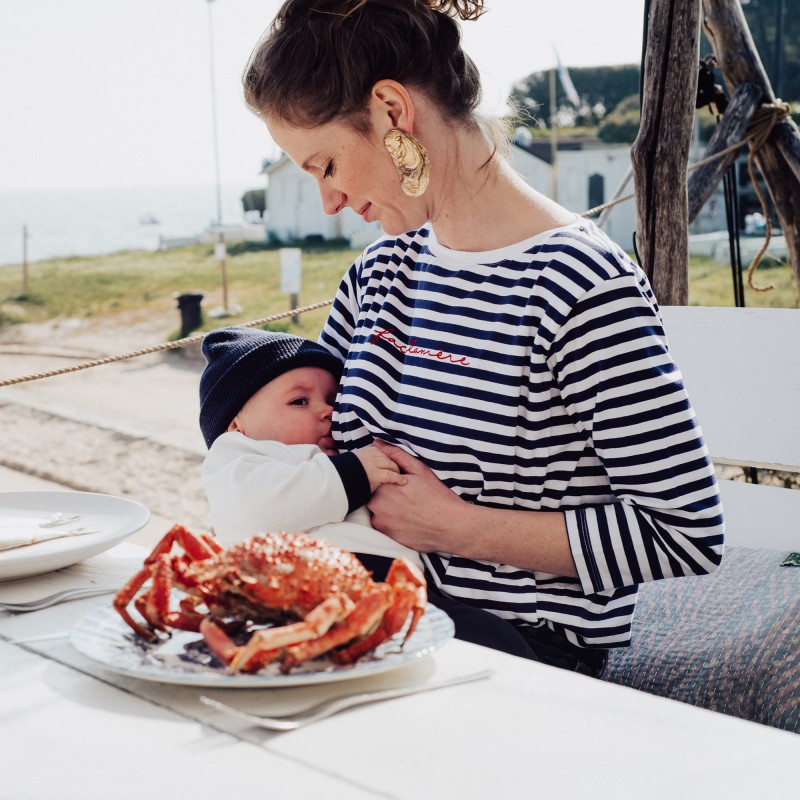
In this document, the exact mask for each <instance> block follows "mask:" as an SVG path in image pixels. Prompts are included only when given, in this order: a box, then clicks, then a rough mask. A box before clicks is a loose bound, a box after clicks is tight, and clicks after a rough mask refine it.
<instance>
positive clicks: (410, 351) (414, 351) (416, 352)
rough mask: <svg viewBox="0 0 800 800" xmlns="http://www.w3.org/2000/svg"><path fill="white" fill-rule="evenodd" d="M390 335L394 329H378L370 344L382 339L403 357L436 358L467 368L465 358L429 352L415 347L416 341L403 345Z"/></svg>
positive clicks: (424, 348) (426, 349)
mask: <svg viewBox="0 0 800 800" xmlns="http://www.w3.org/2000/svg"><path fill="white" fill-rule="evenodd" d="M392 333H394V328H387V329H386V330H381V329H380V328H378V329H377V330H376V332H375V336H374V337H373V338H372V341H371V342H370V344H375V342H377V341H378V339H383V340H384V341H387V342H388V343H389V344H390V345H392V346H393V347H396V348H397V349H398V350H399V351H400V352H401V353H403V354H404V355H410V356H429V357H430V358H437V359H439V361H449V362H451V363H452V364H460V365H461V366H464V367H468V366H469V361H467V358H466V356H454V355H453V354H452V353H445V352H443V351H442V350H431V349H430V348H428V347H417V346H416V345H415V344H414V343H415V342H416V341H417V340H416V339H412V340H411V341H410V342H409V343H408V344H403V343H402V342H399V341H398V340H397V339H395V337H394V336H392Z"/></svg>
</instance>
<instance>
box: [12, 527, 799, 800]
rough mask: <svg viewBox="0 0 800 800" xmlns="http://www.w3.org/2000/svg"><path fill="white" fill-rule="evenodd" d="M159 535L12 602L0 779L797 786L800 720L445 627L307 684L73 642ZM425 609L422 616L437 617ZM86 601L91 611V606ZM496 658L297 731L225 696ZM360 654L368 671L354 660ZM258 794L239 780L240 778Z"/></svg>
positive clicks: (240, 792) (702, 791) (346, 786)
mask: <svg viewBox="0 0 800 800" xmlns="http://www.w3.org/2000/svg"><path fill="white" fill-rule="evenodd" d="M146 553H147V550H146V549H145V548H143V547H141V546H140V545H137V544H133V543H131V542H128V541H123V542H121V543H118V544H116V545H115V546H113V547H111V548H110V549H108V550H106V551H105V552H102V553H100V554H98V555H96V556H93V557H91V558H88V559H85V560H83V561H80V562H79V563H76V564H73V565H71V566H69V567H66V568H63V569H59V570H56V571H52V572H49V573H46V574H42V575H34V576H29V577H26V578H21V579H18V580H11V581H4V582H0V602H4V601H5V602H8V601H13V602H18V601H21V600H29V599H32V598H37V597H40V596H43V595H46V594H49V593H50V592H54V591H58V590H61V589H68V588H76V587H87V586H98V587H105V588H108V589H109V592H108V593H107V594H104V595H97V596H93V597H87V598H84V599H78V600H72V601H69V602H64V603H61V604H58V605H55V606H52V607H50V608H46V609H43V610H39V611H34V612H29V613H13V612H9V611H0V664H2V670H0V719H1V720H2V722H1V723H0V753H2V765H3V766H2V770H1V771H0V798H8V799H9V800H23V799H24V798H37V799H38V798H47V799H48V800H60V799H61V798H81V800H87V798H89V799H90V800H91V798H117V799H118V800H124V799H125V798H137V799H140V800H147V799H148V798H188V797H193V796H198V797H200V796H202V797H214V796H224V797H233V796H237V797H244V796H247V797H264V798H272V797H275V798H277V797H280V798H322V797H326V798H376V797H377V798H409V799H410V798H415V800H418V799H419V798H436V799H437V800H438V799H439V798H459V799H461V800H463V799H464V798H511V797H534V796H542V795H543V794H544V793H548V794H549V793H557V796H559V797H564V798H578V797H600V798H605V797H608V798H612V797H613V798H617V799H618V798H662V797H663V798H670V800H672V799H673V798H675V797H681V798H682V800H685V799H686V798H704V799H705V800H708V798H714V797H725V798H739V797H742V798H744V797H748V798H751V797H755V796H758V797H770V796H775V797H778V796H782V797H788V796H796V794H797V782H798V778H797V773H796V764H797V759H798V756H800V737H798V736H797V735H796V734H793V733H788V732H786V731H781V730H777V729H774V728H770V727H767V726H764V725H759V724H756V723H753V722H748V721H745V720H742V719H737V718H735V717H732V716H727V715H724V714H720V713H715V712H713V711H709V710H705V709H700V708H696V707H693V706H690V705H687V704H684V703H679V702H676V701H673V700H668V699H665V698H662V697H656V696H653V695H650V694H645V693H642V692H639V691H636V690H634V689H630V688H627V687H623V686H618V685H614V684H611V683H607V682H604V681H600V680H597V679H595V678H592V677H588V676H585V675H581V674H577V673H573V672H569V671H566V670H562V669H558V668H555V667H550V666H545V665H543V664H539V663H536V662H533V661H529V660H526V659H522V658H518V657H515V656H511V655H507V654H505V653H501V652H498V651H494V650H490V649H487V648H484V647H480V646H478V645H475V644H471V643H468V642H465V641H461V640H458V639H454V638H449V637H448V638H446V640H445V641H440V642H437V643H436V646H435V647H433V648H432V649H430V650H429V651H427V652H424V653H421V654H420V655H419V657H417V658H412V659H410V660H407V661H405V662H403V663H402V665H400V666H398V667H397V668H395V669H391V670H384V671H382V672H376V673H373V672H366V673H365V674H363V675H357V674H356V676H355V677H352V678H350V679H346V680H330V681H322V682H313V681H311V682H309V683H302V684H299V685H285V684H281V683H280V682H278V684H277V685H275V686H270V685H269V684H266V685H263V686H251V685H248V686H246V687H244V688H240V687H238V686H237V684H236V682H235V678H232V679H231V682H230V684H223V685H221V686H198V685H194V684H192V683H180V682H171V681H169V680H152V679H142V678H140V677H138V676H136V675H134V674H129V673H126V672H125V671H120V670H118V669H116V668H111V667H109V666H108V665H107V664H104V663H101V662H99V661H97V660H95V659H94V658H91V657H88V656H87V655H86V654H85V653H84V652H81V651H80V650H79V649H78V648H76V646H75V644H74V631H75V630H76V628H79V627H80V626H81V625H83V630H84V631H85V630H86V629H87V624H88V628H89V630H90V631H91V627H92V625H93V624H94V623H93V622H92V620H93V619H98V614H100V615H102V614H103V613H105V612H106V611H109V613H110V609H111V608H112V598H113V594H112V593H111V590H112V589H113V588H115V587H119V586H122V585H123V584H124V583H125V582H126V581H127V579H128V578H129V577H130V576H131V575H133V574H134V573H135V572H136V571H137V570H138V569H139V568H140V567H141V564H142V560H143V557H144V556H145V555H146ZM423 619H424V618H423ZM87 620H89V622H88V623H87ZM484 670H490V671H491V674H490V675H489V676H488V677H485V678H484V679H482V680H477V681H473V682H470V683H465V684H462V685H454V686H450V687H448V688H442V689H438V690H435V691H430V692H425V693H420V694H414V695H410V696H405V697H400V698H397V699H391V700H384V701H380V702H375V703H371V704H368V705H362V706H358V707H355V708H351V709H348V710H345V711H342V712H340V713H338V714H336V715H334V716H331V717H329V718H327V719H324V720H320V721H318V722H314V723H312V724H310V725H307V726H305V727H302V728H299V729H297V730H292V731H288V732H276V731H271V730H267V729H265V728H262V727H258V726H256V725H254V724H252V723H251V722H249V721H247V720H244V719H240V718H238V717H235V716H233V715H230V714H227V713H225V712H224V711H221V710H219V709H217V708H214V707H212V706H210V705H208V704H206V703H204V702H201V700H200V697H201V696H203V695H205V696H207V697H209V698H211V699H212V700H217V701H221V702H223V703H225V704H227V705H229V706H233V707H235V708H237V709H240V710H243V711H247V712H250V713H253V714H257V715H261V714H270V715H274V714H285V713H289V712H292V711H299V710H301V709H304V708H306V707H308V706H311V705H313V704H315V703H317V702H318V701H320V700H323V699H327V698H331V697H340V696H344V695H347V694H350V693H355V692H358V693H361V692H368V691H379V690H384V689H389V688H396V687H406V686H414V685H421V684H425V683H428V682H431V681H439V680H442V679H448V678H452V677H456V676H459V675H463V674H468V673H473V672H477V671H484ZM356 672H357V671H356ZM245 792H246V793H247V794H244V793H245Z"/></svg>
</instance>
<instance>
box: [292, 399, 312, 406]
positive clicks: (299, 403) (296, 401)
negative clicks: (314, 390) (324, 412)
mask: <svg viewBox="0 0 800 800" xmlns="http://www.w3.org/2000/svg"><path fill="white" fill-rule="evenodd" d="M289 405H290V406H307V405H308V398H307V397H295V398H294V400H290V401H289Z"/></svg>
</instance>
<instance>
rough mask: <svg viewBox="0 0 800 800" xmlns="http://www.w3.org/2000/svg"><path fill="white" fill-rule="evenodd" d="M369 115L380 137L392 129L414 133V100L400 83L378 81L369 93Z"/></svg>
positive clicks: (386, 80) (385, 80)
mask: <svg viewBox="0 0 800 800" xmlns="http://www.w3.org/2000/svg"><path fill="white" fill-rule="evenodd" d="M370 114H371V116H372V121H373V124H374V126H375V129H376V130H377V132H378V133H380V134H381V136H383V134H384V133H385V132H386V131H388V130H391V129H392V128H399V129H400V130H402V131H405V132H406V133H410V134H412V135H413V133H414V100H413V98H412V97H411V95H410V94H409V92H408V90H407V89H406V87H405V86H403V84H402V83H398V82H397V81H393V80H389V79H388V78H387V79H384V80H380V81H378V82H377V83H376V84H375V85H374V86H373V87H372V92H371V93H370Z"/></svg>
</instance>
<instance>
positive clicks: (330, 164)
mask: <svg viewBox="0 0 800 800" xmlns="http://www.w3.org/2000/svg"><path fill="white" fill-rule="evenodd" d="M331 175H333V161H329V162H328V166H327V167H325V172H324V173H323V175H322V177H323V178H330V177H331Z"/></svg>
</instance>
